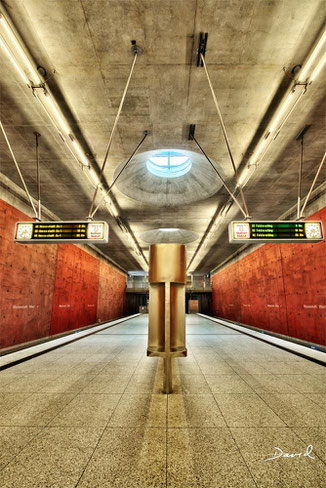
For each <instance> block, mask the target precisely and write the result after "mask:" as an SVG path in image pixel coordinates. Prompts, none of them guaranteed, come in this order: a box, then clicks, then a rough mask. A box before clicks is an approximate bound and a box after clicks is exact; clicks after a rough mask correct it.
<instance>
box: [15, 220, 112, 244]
mask: <svg viewBox="0 0 326 488" xmlns="http://www.w3.org/2000/svg"><path fill="white" fill-rule="evenodd" d="M14 240H15V241H16V242H21V243H22V244H42V243H43V244H64V243H69V242H70V243H80V244H87V243H88V242H91V243H93V244H105V243H107V242H108V241H109V226H108V224H107V222H79V221H77V222H76V221H75V222H63V221H59V222H17V223H16V228H15V238H14Z"/></svg>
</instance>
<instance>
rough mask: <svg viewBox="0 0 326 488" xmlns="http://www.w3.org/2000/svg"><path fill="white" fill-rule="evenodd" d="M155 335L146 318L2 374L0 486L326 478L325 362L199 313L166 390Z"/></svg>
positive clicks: (233, 486) (131, 487)
mask: <svg viewBox="0 0 326 488" xmlns="http://www.w3.org/2000/svg"><path fill="white" fill-rule="evenodd" d="M146 334H147V316H141V317H138V318H136V319H132V320H130V321H127V322H125V323H123V324H119V325H117V326H114V327H112V328H110V329H107V330H105V331H103V332H101V333H98V334H96V335H93V336H90V337H87V338H85V339H82V340H80V341H78V342H76V343H72V344H69V345H67V346H64V347H62V348H59V349H57V350H54V351H52V352H49V353H47V354H45V355H43V356H39V357H37V358H34V359H31V360H29V361H26V362H24V363H22V364H19V365H17V366H14V367H12V368H10V369H8V370H5V371H3V372H0V470H1V471H0V486H1V488H9V487H12V488H18V487H19V488H27V487H28V488H37V487H42V488H45V487H46V488H47V487H55V488H70V487H80V488H86V487H87V488H96V487H99V488H105V487H108V488H111V487H112V488H118V487H119V488H127V487H128V488H150V487H153V488H154V487H155V488H156V487H157V488H163V487H169V488H195V487H196V488H201V487H202V488H208V487H209V488H251V487H258V488H274V487H275V488H276V487H277V488H326V466H325V464H326V368H324V367H322V366H319V365H317V364H315V363H312V362H310V361H308V360H305V359H302V358H300V357H298V356H295V355H293V354H291V353H289V352H286V351H283V350H281V349H278V348H276V347H274V346H272V345H268V344H265V343H263V342H261V341H258V340H256V339H254V338H250V337H248V336H246V335H243V334H240V333H238V332H236V331H233V330H231V329H228V328H227V327H224V326H222V325H219V324H217V323H214V322H211V321H209V320H206V319H204V318H201V317H198V316H188V317H187V347H188V353H189V354H188V357H187V358H180V359H177V360H175V363H174V393H173V394H171V395H169V396H167V395H165V394H163V393H161V387H162V364H161V361H160V360H159V359H158V358H147V357H146V356H145V351H146V339H147V337H146ZM309 445H311V446H312V451H311V448H309V449H308V451H307V447H308V446H309ZM276 448H278V450H277V449H276ZM281 453H283V455H281ZM299 453H302V454H301V456H299ZM304 453H305V454H306V455H305V456H304V455H303V454H304ZM284 454H291V455H294V454H296V455H295V456H291V457H288V456H284ZM268 458H275V459H270V460H266V459H268Z"/></svg>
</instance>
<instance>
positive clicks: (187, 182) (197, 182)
mask: <svg viewBox="0 0 326 488" xmlns="http://www.w3.org/2000/svg"><path fill="white" fill-rule="evenodd" d="M212 163H213V164H214V165H215V166H216V168H217V169H218V171H219V173H220V174H221V176H224V175H223V171H222V169H221V168H220V167H219V165H218V164H217V163H215V162H214V161H212ZM124 164H125V162H123V163H121V164H120V165H119V166H118V167H117V168H116V170H115V173H114V177H116V175H117V174H118V173H119V171H120V170H121V169H122V167H123V165H124ZM116 186H117V187H118V189H119V190H120V191H121V192H122V193H124V194H125V195H127V196H128V197H130V198H133V199H134V200H137V201H140V202H143V203H148V204H150V205H155V206H177V205H183V204H187V203H191V202H195V201H198V200H203V199H207V198H208V197H210V196H211V195H214V193H216V192H217V191H218V190H219V188H220V187H221V182H220V181H219V179H218V176H217V175H216V173H215V171H214V170H213V168H212V167H211V165H210V164H209V162H208V161H207V160H206V158H205V157H204V156H203V155H202V154H199V153H196V152H193V151H185V150H183V149H156V150H153V151H146V152H143V153H139V154H137V155H136V156H135V157H134V158H133V159H132V161H130V163H129V165H128V166H127V168H126V169H125V170H124V171H123V172H122V174H121V176H120V177H119V178H118V180H117V183H116Z"/></svg>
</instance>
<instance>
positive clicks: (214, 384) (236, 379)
mask: <svg viewBox="0 0 326 488" xmlns="http://www.w3.org/2000/svg"><path fill="white" fill-rule="evenodd" d="M205 378H206V381H207V383H208V386H209V387H210V389H211V390H212V392H213V393H253V390H252V388H251V387H250V386H249V385H248V384H247V383H246V382H245V381H244V380H243V379H242V378H241V377H240V376H238V375H235V374H233V375H223V374H222V375H205Z"/></svg>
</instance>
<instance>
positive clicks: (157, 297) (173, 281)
mask: <svg viewBox="0 0 326 488" xmlns="http://www.w3.org/2000/svg"><path fill="white" fill-rule="evenodd" d="M148 281H149V283H150V286H149V324H148V348H147V356H160V357H162V358H163V360H164V375H163V389H164V391H165V393H171V392H172V358H173V357H182V356H187V349H186V319H185V283H186V246H185V245H183V244H152V245H151V246H150V253H149V275H148Z"/></svg>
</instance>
